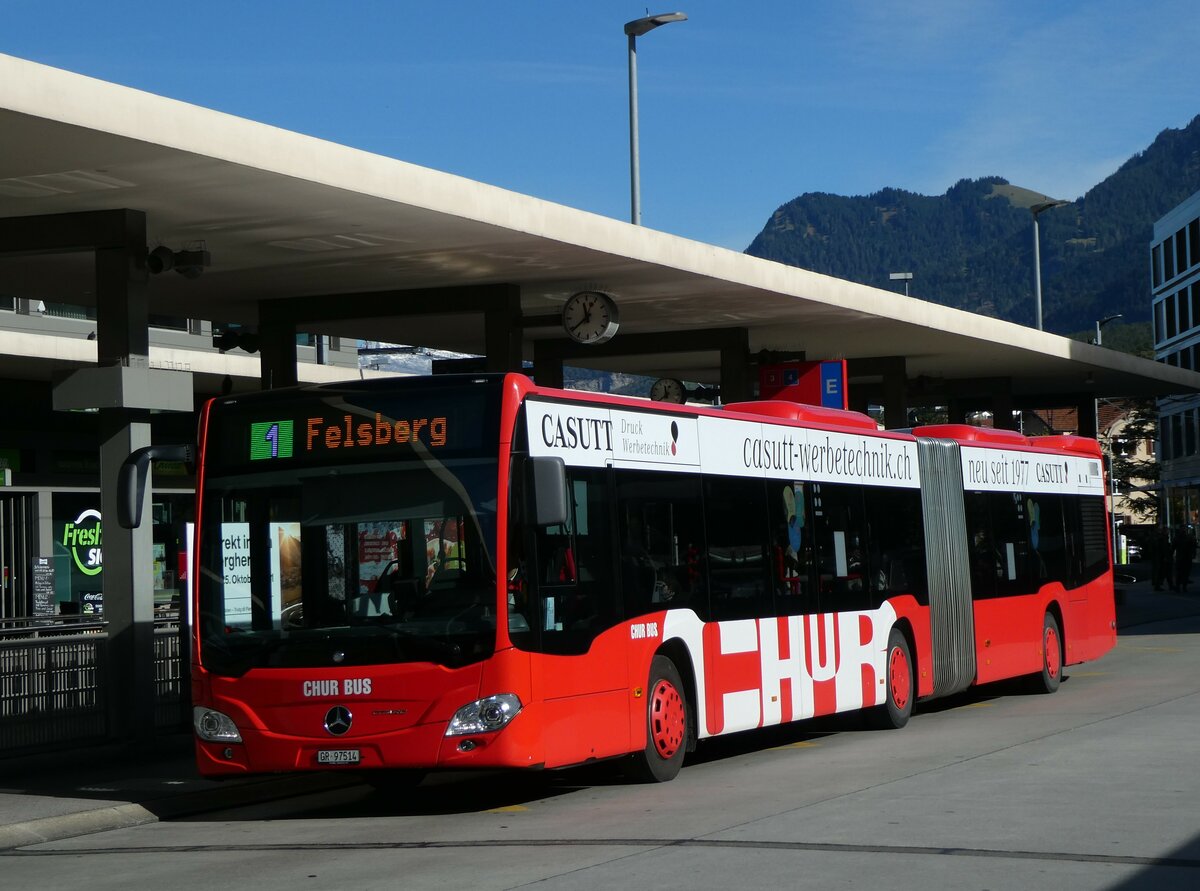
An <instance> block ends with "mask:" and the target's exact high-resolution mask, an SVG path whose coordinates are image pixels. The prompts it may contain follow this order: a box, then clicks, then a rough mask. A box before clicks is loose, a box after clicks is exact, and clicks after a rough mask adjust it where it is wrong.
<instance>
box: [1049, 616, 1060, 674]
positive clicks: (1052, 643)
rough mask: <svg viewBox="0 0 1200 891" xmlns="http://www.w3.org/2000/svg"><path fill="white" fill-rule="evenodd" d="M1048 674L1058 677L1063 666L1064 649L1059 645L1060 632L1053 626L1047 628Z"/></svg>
mask: <svg viewBox="0 0 1200 891" xmlns="http://www.w3.org/2000/svg"><path fill="white" fill-rule="evenodd" d="M1045 646H1046V674H1047V675H1049V676H1050V677H1052V678H1056V677H1058V672H1059V670H1060V669H1061V668H1062V650H1060V649H1059V646H1058V632H1057V631H1055V630H1054V629H1053V628H1047V629H1046V641H1045Z"/></svg>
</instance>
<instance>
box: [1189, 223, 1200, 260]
mask: <svg viewBox="0 0 1200 891" xmlns="http://www.w3.org/2000/svg"><path fill="white" fill-rule="evenodd" d="M1188 248H1189V253H1188V256H1189V257H1191V258H1192V265H1193V266H1195V265H1196V264H1197V263H1200V219H1197V220H1192V221H1191V222H1190V223H1188Z"/></svg>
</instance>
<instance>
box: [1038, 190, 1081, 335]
mask: <svg viewBox="0 0 1200 891" xmlns="http://www.w3.org/2000/svg"><path fill="white" fill-rule="evenodd" d="M1070 203H1071V202H1070V201H1058V200H1055V199H1051V200H1049V201H1043V202H1041V203H1039V204H1035V205H1033V206H1032V207H1030V208H1029V212H1030V213H1031V214H1033V296H1034V302H1035V305H1036V306H1037V329H1038V330H1039V331H1041V330H1042V240H1041V238H1039V237H1038V216H1039V215H1041V214H1043V213H1045V212H1046V211H1048V210H1051V209H1052V208H1055V207H1062V206H1063V205H1064V204H1070Z"/></svg>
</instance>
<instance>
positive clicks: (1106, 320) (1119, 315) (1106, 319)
mask: <svg viewBox="0 0 1200 891" xmlns="http://www.w3.org/2000/svg"><path fill="white" fill-rule="evenodd" d="M1123 318H1125V316H1124V315H1123V314H1122V313H1117V314H1116V315H1111V316H1105V317H1104V318H1103V319H1097V320H1096V339H1095V340H1094V341H1092V342H1093V343H1094V344H1096V346H1100V345H1101V334H1100V329H1101V328H1103V327H1104V326H1105V325H1107V324H1108V323H1109V322H1115V321H1116V320H1117V319H1123Z"/></svg>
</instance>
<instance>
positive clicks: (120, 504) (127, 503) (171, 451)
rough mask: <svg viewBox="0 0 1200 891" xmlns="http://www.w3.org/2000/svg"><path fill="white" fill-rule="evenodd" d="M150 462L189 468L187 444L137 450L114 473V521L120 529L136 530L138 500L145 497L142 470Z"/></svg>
mask: <svg viewBox="0 0 1200 891" xmlns="http://www.w3.org/2000/svg"><path fill="white" fill-rule="evenodd" d="M151 461H179V462H182V463H184V464H186V465H187V466H188V467H189V468H191V467H192V466H193V464H194V463H195V462H194V459H193V449H192V447H191V446H190V445H156V446H146V447H144V448H140V449H137V450H136V451H134V452H133V453H132V454H131V455H130V456H129V457H128V458H126V459H125V461H124V463H122V464H121V469H120V470H119V471H118V472H117V522H118V523H120V525H121V528H122V529H136V528H137V527H138V526H140V525H141V523H142V499H143V497H144V496H145V494H146V471H147V470H148V469H149V467H150V462H151Z"/></svg>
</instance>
